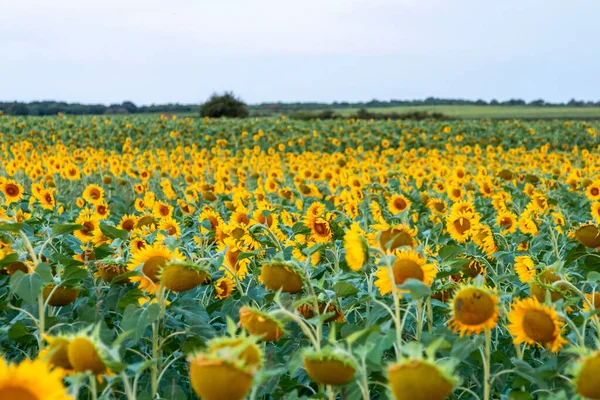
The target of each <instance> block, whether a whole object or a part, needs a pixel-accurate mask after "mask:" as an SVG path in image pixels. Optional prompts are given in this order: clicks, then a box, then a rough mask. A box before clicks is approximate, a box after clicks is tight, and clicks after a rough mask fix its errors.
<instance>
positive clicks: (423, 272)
mask: <svg viewBox="0 0 600 400" xmlns="http://www.w3.org/2000/svg"><path fill="white" fill-rule="evenodd" d="M393 254H394V255H395V256H396V259H395V260H394V263H393V265H392V271H393V275H394V283H395V284H396V285H402V284H403V283H404V282H405V281H406V280H407V279H409V278H412V279H417V280H419V281H421V282H423V283H424V284H425V285H427V286H431V284H432V283H433V280H434V279H435V276H436V275H437V268H436V266H435V265H433V264H427V260H426V259H425V258H424V257H423V256H422V255H421V254H419V253H417V252H416V251H414V250H411V249H406V250H396V251H395V252H394V253H393ZM375 277H376V278H377V280H376V281H375V286H377V289H379V293H381V294H382V295H385V294H388V293H391V292H392V279H391V277H390V271H389V268H388V267H387V266H382V267H379V269H378V270H377V272H376V273H375Z"/></svg>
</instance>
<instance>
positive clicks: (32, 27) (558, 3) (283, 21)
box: [0, 0, 600, 104]
mask: <svg viewBox="0 0 600 400" xmlns="http://www.w3.org/2000/svg"><path fill="white" fill-rule="evenodd" d="M599 16H600V1H598V0H571V1H564V0H546V1H543V0H539V1H532V0H497V1H496V0H446V1H442V0H396V1H394V0H299V1H287V0H252V1H242V0H217V1H206V0H143V1H142V0H103V1H96V0H53V1H47V0H3V1H2V2H1V4H0V51H1V52H2V57H1V58H0V100H4V101H8V100H22V101H31V100H41V99H56V100H63V101H69V102H75V101H77V102H83V103H96V102H100V103H110V102H121V101H123V100H132V101H134V102H135V103H137V104H150V103H165V102H183V103H198V102H201V101H203V100H205V99H206V98H207V97H208V96H209V95H210V94H211V93H212V92H213V91H223V90H233V91H235V92H236V93H237V94H238V95H240V96H241V97H242V98H243V99H244V100H246V101H248V102H251V103H256V102H262V101H278V100H281V101H334V100H337V101H361V100H370V99H373V98H377V99H380V100H388V99H390V98H393V99H414V98H425V97H428V96H435V97H444V98H450V97H452V98H468V99H477V98H483V99H486V100H490V99H492V98H497V99H499V100H504V99H508V98H512V97H515V98H517V97H518V98H524V99H526V100H533V99H537V98H543V99H545V100H549V101H568V100H569V99H570V98H573V97H574V98H577V99H584V100H595V101H598V100H600V33H598V32H599V31H598V17H599Z"/></svg>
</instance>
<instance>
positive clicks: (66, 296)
mask: <svg viewBox="0 0 600 400" xmlns="http://www.w3.org/2000/svg"><path fill="white" fill-rule="evenodd" d="M78 295H79V289H78V288H76V287H69V286H63V285H58V286H57V285H54V284H53V283H49V284H47V285H46V286H44V288H43V289H42V298H43V299H44V301H45V302H46V303H48V304H49V305H51V306H53V307H64V306H66V305H69V304H71V303H73V302H74V301H75V300H76V299H77V296H78Z"/></svg>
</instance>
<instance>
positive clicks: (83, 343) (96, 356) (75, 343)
mask: <svg viewBox="0 0 600 400" xmlns="http://www.w3.org/2000/svg"><path fill="white" fill-rule="evenodd" d="M90 330H91V329H89V328H88V329H85V330H83V331H80V332H78V333H76V334H74V335H72V336H70V337H69V339H68V340H69V346H68V347H67V354H68V358H69V362H70V363H71V366H72V367H73V369H74V370H75V372H91V373H92V374H94V375H103V374H110V368H109V361H108V360H109V356H108V354H109V352H108V349H107V348H106V346H105V345H104V344H103V343H102V342H101V341H100V339H99V331H98V329H97V328H96V329H95V330H94V332H90Z"/></svg>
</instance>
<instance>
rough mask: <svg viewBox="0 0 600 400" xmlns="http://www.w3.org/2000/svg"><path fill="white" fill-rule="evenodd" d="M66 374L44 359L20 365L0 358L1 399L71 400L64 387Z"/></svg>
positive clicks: (28, 361)
mask: <svg viewBox="0 0 600 400" xmlns="http://www.w3.org/2000/svg"><path fill="white" fill-rule="evenodd" d="M63 378H64V372H63V371H62V370H61V369H59V368H54V369H53V368H52V364H50V363H49V362H47V361H44V360H43V359H37V360H23V361H21V362H20V363H19V364H18V365H17V364H9V363H7V362H6V361H4V359H3V358H0V399H7V400H9V399H11V400H12V399H14V400H17V399H18V400H70V399H71V396H69V395H68V394H67V389H66V387H65V386H64V385H63Z"/></svg>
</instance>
